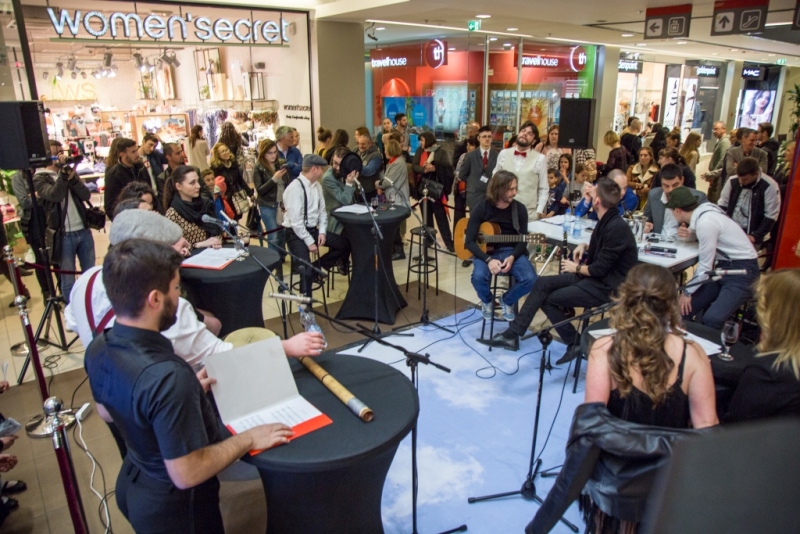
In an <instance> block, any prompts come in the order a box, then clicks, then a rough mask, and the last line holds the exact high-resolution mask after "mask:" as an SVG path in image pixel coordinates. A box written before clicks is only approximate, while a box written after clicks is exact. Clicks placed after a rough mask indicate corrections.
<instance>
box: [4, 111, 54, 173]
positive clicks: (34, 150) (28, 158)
mask: <svg viewBox="0 0 800 534" xmlns="http://www.w3.org/2000/svg"><path fill="white" fill-rule="evenodd" d="M0 124H2V126H1V127H0V168H2V169H9V170H11V169H27V168H29V167H44V166H46V165H47V163H48V160H49V157H50V143H49V141H48V139H47V128H46V127H45V121H44V104H43V103H42V102H39V101H36V100H29V101H26V102H0Z"/></svg>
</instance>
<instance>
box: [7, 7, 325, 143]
mask: <svg viewBox="0 0 800 534" xmlns="http://www.w3.org/2000/svg"><path fill="white" fill-rule="evenodd" d="M23 13H24V18H25V24H26V29H27V34H28V35H27V37H28V41H29V44H30V50H31V54H32V57H33V64H34V72H32V73H30V75H31V76H33V77H34V79H35V82H36V87H37V90H38V93H39V98H40V99H41V100H44V101H45V102H46V105H47V107H48V108H49V110H50V113H49V115H48V117H47V128H48V134H49V135H50V137H51V138H56V139H59V140H61V141H67V142H71V143H73V144H76V145H78V146H79V147H81V148H83V147H84V146H86V147H87V153H88V147H89V146H91V145H92V144H94V145H95V146H97V147H98V149H97V151H98V153H101V154H102V153H103V149H104V148H105V149H106V150H107V147H108V146H109V144H110V142H111V140H112V139H113V138H114V137H117V136H125V137H131V138H133V139H136V140H137V141H141V138H142V136H143V135H144V134H145V133H147V132H151V133H156V134H158V135H159V137H160V138H161V139H162V141H164V142H181V141H183V140H184V139H186V138H188V136H189V132H190V130H191V128H192V126H194V125H195V124H201V125H203V126H204V130H205V134H206V138H207V139H208V140H209V145H213V143H214V141H215V140H216V139H217V138H218V136H219V129H220V126H221V124H222V122H224V121H225V120H229V121H231V122H233V123H234V125H235V126H236V127H237V129H238V130H239V131H240V132H241V133H242V134H243V135H244V136H245V139H246V140H248V141H249V145H250V147H251V148H255V147H256V146H257V143H258V141H259V140H260V139H263V138H265V137H274V133H273V132H274V129H275V127H276V126H279V125H289V126H293V127H295V128H297V129H298V131H299V133H300V145H301V147H302V148H304V149H307V150H309V151H310V150H311V148H312V133H313V128H312V123H311V90H310V74H309V44H308V43H309V40H308V39H309V38H308V17H307V14H306V13H302V12H286V11H281V12H279V11H262V10H252V9H235V8H225V9H219V8H213V7H206V6H199V5H190V6H185V5H177V4H153V3H150V4H142V3H128V2H101V1H95V2H78V1H76V0H64V1H62V2H59V3H58V4H52V3H50V4H48V5H45V3H44V2H41V3H39V4H37V5H24V6H23ZM7 31H8V30H6V32H7ZM6 40H8V37H6ZM16 97H17V98H18V99H20V100H22V99H28V98H30V96H29V94H27V92H26V91H25V84H21V83H20V84H18V87H17V95H16ZM91 141H94V143H91Z"/></svg>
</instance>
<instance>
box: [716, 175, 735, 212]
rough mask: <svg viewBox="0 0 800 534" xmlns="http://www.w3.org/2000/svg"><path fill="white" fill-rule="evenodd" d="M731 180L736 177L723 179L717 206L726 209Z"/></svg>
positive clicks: (729, 195) (729, 196)
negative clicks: (723, 182)
mask: <svg viewBox="0 0 800 534" xmlns="http://www.w3.org/2000/svg"><path fill="white" fill-rule="evenodd" d="M731 180H736V177H735V176H732V177H730V178H728V180H726V181H725V185H724V186H722V192H721V193H720V194H719V200H718V201H717V206H719V207H720V208H722V209H726V208H727V207H728V200H729V199H730V198H731Z"/></svg>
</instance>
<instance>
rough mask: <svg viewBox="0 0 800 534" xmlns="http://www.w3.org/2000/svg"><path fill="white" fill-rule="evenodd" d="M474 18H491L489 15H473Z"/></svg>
mask: <svg viewBox="0 0 800 534" xmlns="http://www.w3.org/2000/svg"><path fill="white" fill-rule="evenodd" d="M475 18H476V19H490V18H492V16H491V15H475Z"/></svg>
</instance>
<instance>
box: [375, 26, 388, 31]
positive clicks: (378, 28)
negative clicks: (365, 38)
mask: <svg viewBox="0 0 800 534" xmlns="http://www.w3.org/2000/svg"><path fill="white" fill-rule="evenodd" d="M385 29H386V28H384V27H383V26H378V27H377V28H375V31H376V32H382V31H383V30H385Z"/></svg>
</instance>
